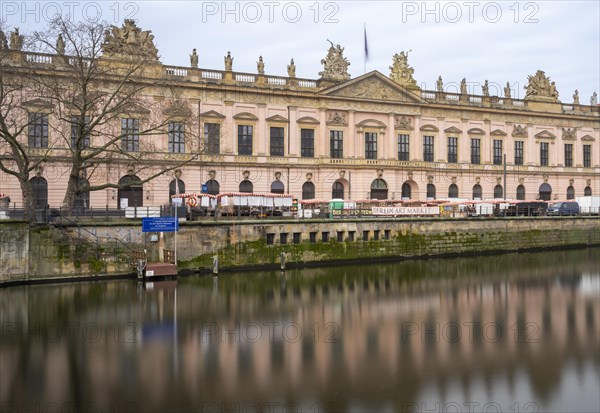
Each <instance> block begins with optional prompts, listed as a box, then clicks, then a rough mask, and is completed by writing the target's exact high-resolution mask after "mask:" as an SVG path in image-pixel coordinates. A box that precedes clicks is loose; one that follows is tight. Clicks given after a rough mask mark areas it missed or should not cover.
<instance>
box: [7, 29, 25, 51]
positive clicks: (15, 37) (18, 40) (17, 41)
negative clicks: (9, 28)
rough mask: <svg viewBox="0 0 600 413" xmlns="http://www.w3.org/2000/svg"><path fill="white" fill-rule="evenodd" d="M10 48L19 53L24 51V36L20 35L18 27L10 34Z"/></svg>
mask: <svg viewBox="0 0 600 413" xmlns="http://www.w3.org/2000/svg"><path fill="white" fill-rule="evenodd" d="M10 48H11V49H12V50H19V51H20V50H22V49H23V35H22V34H19V28H18V27H15V31H14V32H12V33H11V34H10Z"/></svg>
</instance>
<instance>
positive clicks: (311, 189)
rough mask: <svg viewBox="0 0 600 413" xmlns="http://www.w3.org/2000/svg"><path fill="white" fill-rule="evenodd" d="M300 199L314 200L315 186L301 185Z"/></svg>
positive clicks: (311, 184)
mask: <svg viewBox="0 0 600 413" xmlns="http://www.w3.org/2000/svg"><path fill="white" fill-rule="evenodd" d="M302 199H315V184H313V183H312V182H304V184H303V185H302Z"/></svg>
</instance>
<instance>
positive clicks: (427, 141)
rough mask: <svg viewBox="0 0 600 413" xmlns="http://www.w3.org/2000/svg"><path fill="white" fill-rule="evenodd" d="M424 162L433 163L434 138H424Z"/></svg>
mask: <svg viewBox="0 0 600 413" xmlns="http://www.w3.org/2000/svg"><path fill="white" fill-rule="evenodd" d="M423 160H424V161H425V162H433V136H423Z"/></svg>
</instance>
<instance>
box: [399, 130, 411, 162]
mask: <svg viewBox="0 0 600 413" xmlns="http://www.w3.org/2000/svg"><path fill="white" fill-rule="evenodd" d="M409 149H410V147H409V143H408V135H398V160H399V161H408V160H409Z"/></svg>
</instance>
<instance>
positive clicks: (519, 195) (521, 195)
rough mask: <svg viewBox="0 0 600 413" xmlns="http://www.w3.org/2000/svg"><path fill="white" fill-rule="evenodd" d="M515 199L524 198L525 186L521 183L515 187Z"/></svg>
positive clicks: (522, 199)
mask: <svg viewBox="0 0 600 413" xmlns="http://www.w3.org/2000/svg"><path fill="white" fill-rule="evenodd" d="M517 199H518V200H519V201H524V200H525V187H524V186H523V185H519V186H518V187H517Z"/></svg>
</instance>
